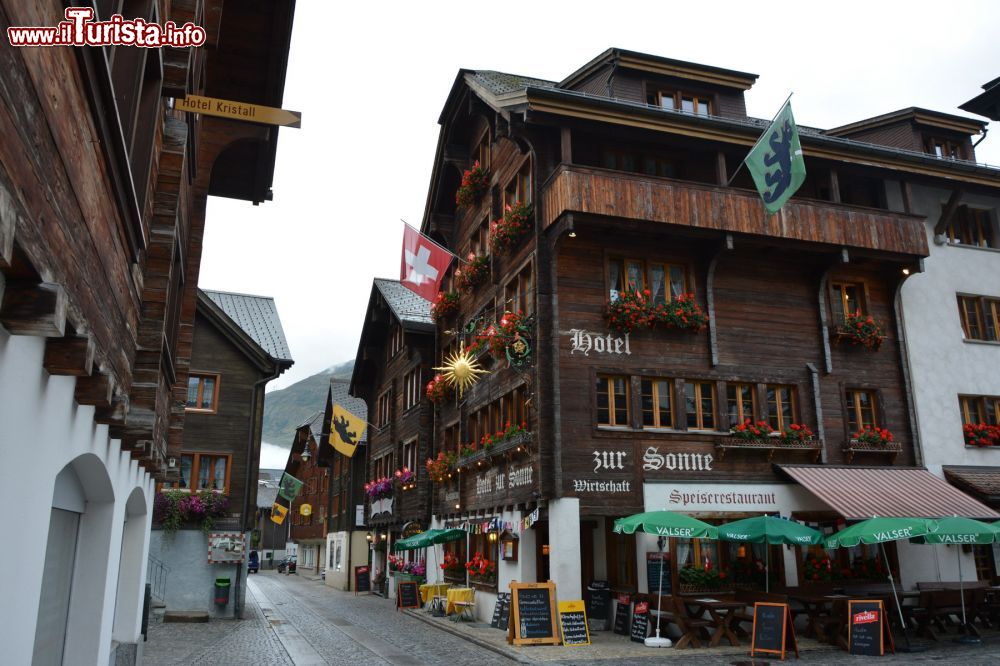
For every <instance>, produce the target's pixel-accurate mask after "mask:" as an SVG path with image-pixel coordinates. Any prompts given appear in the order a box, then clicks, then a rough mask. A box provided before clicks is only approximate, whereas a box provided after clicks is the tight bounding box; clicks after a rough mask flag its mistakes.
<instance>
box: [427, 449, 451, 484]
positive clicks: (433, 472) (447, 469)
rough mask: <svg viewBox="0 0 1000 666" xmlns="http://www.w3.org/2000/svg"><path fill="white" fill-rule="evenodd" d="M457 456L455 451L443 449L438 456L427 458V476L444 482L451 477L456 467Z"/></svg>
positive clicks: (435, 480) (437, 481) (432, 479)
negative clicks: (449, 451) (447, 451)
mask: <svg viewBox="0 0 1000 666" xmlns="http://www.w3.org/2000/svg"><path fill="white" fill-rule="evenodd" d="M455 460H456V456H455V454H454V453H446V452H445V451H441V452H439V453H438V454H437V458H428V459H427V464H426V467H427V476H428V477H429V478H430V479H431V481H434V482H436V483H444V482H445V481H446V480H448V479H449V478H451V473H452V470H454V469H455Z"/></svg>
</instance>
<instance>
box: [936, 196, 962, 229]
mask: <svg viewBox="0 0 1000 666" xmlns="http://www.w3.org/2000/svg"><path fill="white" fill-rule="evenodd" d="M962 194H964V192H963V190H962V188H961V187H956V188H955V189H954V190H952V192H951V196H950V197H948V203H947V204H945V207H944V210H943V211H942V212H941V219H940V220H938V223H937V224H936V225H934V235H935V236H940V235H942V234H944V232H946V231H947V230H948V225H950V224H951V220H952V218H953V217H955V211H956V210H958V204H959V202H960V201H961V200H962Z"/></svg>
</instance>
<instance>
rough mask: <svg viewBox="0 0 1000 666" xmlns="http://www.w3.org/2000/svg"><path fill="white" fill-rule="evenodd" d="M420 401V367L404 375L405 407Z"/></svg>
mask: <svg viewBox="0 0 1000 666" xmlns="http://www.w3.org/2000/svg"><path fill="white" fill-rule="evenodd" d="M419 403H420V368H419V367H417V368H414V369H413V370H411V371H410V372H408V373H406V375H405V376H404V377H403V409H404V410H407V409H409V408H410V407H413V406H415V405H417V404H419Z"/></svg>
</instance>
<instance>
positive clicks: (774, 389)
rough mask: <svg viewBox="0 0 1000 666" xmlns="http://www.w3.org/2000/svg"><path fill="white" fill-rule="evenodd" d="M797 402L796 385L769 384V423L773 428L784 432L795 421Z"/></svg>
mask: <svg viewBox="0 0 1000 666" xmlns="http://www.w3.org/2000/svg"><path fill="white" fill-rule="evenodd" d="M795 420H796V404H795V387H794V386H778V385H774V384H768V386H767V423H768V425H770V426H771V429H772V430H777V431H778V432H782V431H784V430H785V428H787V427H788V426H790V425H791V424H793V423H795Z"/></svg>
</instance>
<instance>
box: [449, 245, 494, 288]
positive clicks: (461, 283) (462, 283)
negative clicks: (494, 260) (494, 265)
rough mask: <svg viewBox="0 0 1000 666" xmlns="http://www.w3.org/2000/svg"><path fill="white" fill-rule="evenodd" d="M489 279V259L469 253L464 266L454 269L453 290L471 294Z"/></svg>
mask: <svg viewBox="0 0 1000 666" xmlns="http://www.w3.org/2000/svg"><path fill="white" fill-rule="evenodd" d="M489 278H490V258H489V257H488V256H478V257H477V256H476V255H475V254H473V253H472V252H470V253H469V256H468V258H467V259H466V261H465V265H463V266H462V267H460V268H457V269H455V288H456V289H459V290H460V291H464V292H465V293H467V294H471V293H472V292H474V291H475V290H476V289H478V288H479V287H481V286H482V285H484V284H486V281H487V280H489Z"/></svg>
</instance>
